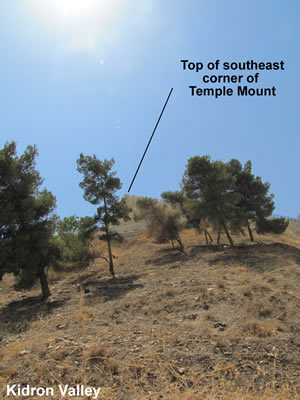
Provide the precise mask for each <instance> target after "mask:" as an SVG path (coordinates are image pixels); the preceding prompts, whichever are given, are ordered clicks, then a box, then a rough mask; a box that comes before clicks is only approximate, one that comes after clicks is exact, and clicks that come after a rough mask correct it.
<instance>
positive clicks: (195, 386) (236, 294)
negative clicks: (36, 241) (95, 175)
mask: <svg viewBox="0 0 300 400" xmlns="http://www.w3.org/2000/svg"><path fill="white" fill-rule="evenodd" d="M125 226H126V228H125ZM122 229H123V232H124V233H125V235H126V236H125V241H124V242H123V243H122V244H119V245H117V246H114V253H115V255H116V256H117V258H116V273H117V279H116V280H111V279H110V277H109V273H108V268H107V265H106V263H105V261H104V260H103V259H101V258H97V259H96V260H95V261H94V262H93V263H92V264H91V265H89V267H88V268H86V269H85V270H82V271H79V272H78V271H70V272H64V273H54V272H50V273H49V278H50V282H51V284H50V286H51V291H52V294H53V295H52V297H51V298H50V299H49V300H48V301H46V302H44V303H43V302H41V301H40V297H39V294H40V289H39V287H36V288H34V289H33V290H32V291H30V292H24V293H17V292H15V291H14V290H13V288H12V285H13V282H14V279H13V277H11V276H5V277H4V278H3V281H2V282H1V284H0V324H1V325H0V337H1V342H0V357H1V359H2V361H1V364H0V376H1V380H0V383H1V388H2V392H3V395H2V398H9V397H4V389H5V385H6V384H7V383H16V384H18V383H20V384H22V383H23V384H27V383H29V384H31V385H32V386H44V387H46V386H53V387H55V386H57V385H58V384H59V383H63V384H70V385H75V384H77V383H80V384H81V383H83V384H88V385H89V386H94V387H101V395H100V397H99V398H101V399H107V400H108V399H117V400H123V399H124V400H127V399H153V400H154V399H170V400H171V399H210V400H214V399H296V398H299V397H297V389H298V392H299V389H300V388H299V365H300V355H299V346H300V337H299V329H300V303H299V280H300V229H299V223H297V222H293V223H291V224H290V227H289V229H288V231H287V232H286V233H285V234H283V235H281V236H277V237H276V236H271V235H267V236H260V237H258V236H257V237H256V238H257V239H258V241H257V242H256V243H254V244H250V242H249V241H248V238H246V237H245V238H244V237H236V236H234V239H235V242H236V244H237V245H236V247H235V248H230V247H229V246H228V245H227V243H226V242H225V238H223V242H222V244H221V245H219V246H205V245H204V241H203V238H202V237H200V236H199V235H197V234H196V233H194V231H191V230H187V231H185V232H184V233H183V241H184V242H185V245H186V248H187V254H188V255H187V256H184V255H182V254H180V253H179V252H178V251H177V250H176V249H172V248H171V247H170V246H169V245H158V244H155V243H152V242H151V240H150V239H149V238H147V237H146V235H145V233H144V232H143V229H144V227H143V224H135V225H132V224H126V225H124V226H123V228H122ZM102 246H104V244H103V243H99V242H95V243H94V247H95V248H96V249H97V250H98V251H101V250H102ZM297 385H298V386H297ZM21 398H22V397H20V399H21ZM57 398H59V397H57ZM48 399H49V398H48Z"/></svg>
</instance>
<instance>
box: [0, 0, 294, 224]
mask: <svg viewBox="0 0 300 400" xmlns="http://www.w3.org/2000/svg"><path fill="white" fill-rule="evenodd" d="M299 18H300V2H299V0H287V1H285V2H283V1H281V0H263V1H261V0H251V1H250V0H244V1H240V0H239V1H238V0H236V1H234V0H227V1H223V0H218V1H216V0H206V1H204V0H185V1H183V0H161V1H159V0H9V1H5V0H0V73H1V79H0V89H1V90H0V145H1V147H3V144H4V143H5V142H6V141H11V140H15V141H16V142H17V145H18V152H19V153H21V152H22V151H23V150H24V148H25V147H26V146H27V145H28V144H36V145H37V147H38V149H39V157H38V161H37V167H38V169H39V170H40V173H41V175H42V177H43V178H45V183H44V185H45V186H46V187H47V188H48V189H49V190H51V191H52V192H53V193H54V194H55V195H56V197H57V213H58V214H59V215H60V216H62V217H63V216H68V215H71V214H74V213H75V214H77V215H80V216H82V215H92V213H93V210H94V208H93V207H92V206H90V205H89V204H88V203H87V202H85V200H84V199H83V197H82V194H83V192H82V190H81V189H80V188H79V186H78V184H79V182H80V180H81V176H80V174H79V173H78V172H77V171H76V160H77V158H78V157H79V154H80V153H81V152H83V153H84V154H86V155H92V154H96V156H97V157H98V158H100V159H104V158H108V159H110V158H111V157H113V158H114V159H115V161H116V164H115V169H116V170H117V173H118V176H119V177H120V178H121V181H122V183H123V188H122V190H121V191H120V196H121V195H123V194H124V193H126V192H127V190H128V187H129V185H130V182H131V180H132V178H133V175H134V172H135V170H136V168H137V165H138V163H139V160H140V158H141V156H142V154H143V152H144V149H145V146H146V144H147V142H148V140H149V137H150V135H151V133H152V130H153V128H154V126H155V123H156V121H157V118H158V116H159V113H160V112H161V109H162V106H163V104H164V102H165V100H166V98H167V95H168V93H169V91H170V89H171V87H173V88H174V91H173V94H172V96H171V98H170V101H169V104H168V106H167V108H166V111H165V114H164V115H163V117H162V120H161V123H160V125H159V127H158V129H157V131H156V134H155V136H154V139H153V141H152V144H151V146H150V149H149V151H148V153H147V155H146V158H145V160H144V162H143V164H142V167H141V169H140V172H139V174H138V176H137V178H136V181H135V183H134V185H133V187H132V189H131V194H136V195H139V196H152V197H158V196H159V195H160V193H161V192H162V191H166V190H177V189H178V187H179V183H180V181H181V178H182V175H183V172H184V169H185V165H186V162H187V160H188V158H189V157H192V156H194V155H205V154H208V155H211V157H212V159H220V160H223V161H229V160H230V159H231V158H238V159H239V160H240V161H241V162H243V163H244V162H246V161H247V160H248V159H250V160H251V161H252V163H253V171H254V173H255V174H256V175H259V176H261V177H262V179H263V181H269V182H270V183H271V192H272V193H274V194H275V203H276V210H275V213H276V214H282V215H286V216H297V215H298V214H300V204H299V194H300V185H299V182H298V180H299V179H298V176H299V150H300V140H299V105H300V104H299V103H300V102H299V90H300V85H299V82H300V78H299V62H300V57H299V55H300V51H299V42H300V41H299V39H300V38H299V29H300V28H299ZM182 59H188V60H190V61H196V62H203V63H204V64H206V63H208V62H210V61H213V62H214V61H216V60H217V59H219V60H221V62H225V61H228V62H243V61H247V60H251V59H253V60H255V61H258V62H280V61H282V60H283V61H284V66H285V70H283V71H282V70H279V71H259V73H260V76H259V83H258V85H250V84H249V86H251V87H256V86H257V87H273V86H275V87H276V94H277V95H276V97H275V96H272V97H238V96H236V95H234V96H231V97H220V98H218V99H215V98H212V97H203V96H201V97H192V96H191V91H190V89H189V86H190V85H196V86H199V87H205V84H203V83H202V82H201V79H202V77H203V75H204V74H205V73H206V72H207V71H204V72H203V71H201V72H198V73H196V72H195V71H183V69H182V63H181V62H180V60H182ZM222 72H223V71H218V74H221V73H222ZM244 72H245V71H244ZM244 72H233V74H243V73H244ZM215 73H216V72H215V71H209V74H215ZM225 73H227V74H228V72H225ZM248 74H251V71H248ZM245 84H246V83H245ZM219 86H220V87H222V86H223V84H219V85H216V84H206V87H219ZM227 86H228V87H231V85H227ZM235 86H236V85H232V87H233V88H235Z"/></svg>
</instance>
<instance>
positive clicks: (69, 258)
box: [55, 215, 96, 266]
mask: <svg viewBox="0 0 300 400" xmlns="http://www.w3.org/2000/svg"><path fill="white" fill-rule="evenodd" d="M95 230H96V227H95V223H94V219H93V218H91V217H82V218H79V217H77V216H76V215H71V216H70V217H65V218H64V219H63V220H60V221H58V224H57V232H58V236H57V237H56V238H55V240H56V243H57V245H58V247H59V248H60V250H61V260H62V262H63V263H64V264H71V265H73V266H76V265H77V266H84V265H85V264H86V263H87V262H88V260H89V258H90V253H89V245H90V241H91V239H92V237H93V234H94V232H95Z"/></svg>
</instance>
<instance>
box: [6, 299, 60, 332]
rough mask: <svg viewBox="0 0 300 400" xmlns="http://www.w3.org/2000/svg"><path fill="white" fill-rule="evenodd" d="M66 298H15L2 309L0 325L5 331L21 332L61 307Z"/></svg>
mask: <svg viewBox="0 0 300 400" xmlns="http://www.w3.org/2000/svg"><path fill="white" fill-rule="evenodd" d="M65 301H66V299H64V300H51V299H49V300H47V301H42V299H41V296H33V297H26V298H24V299H22V300H14V301H12V302H10V303H9V304H7V305H6V306H4V307H3V308H2V309H1V310H0V326H1V330H2V331H3V332H4V333H5V332H7V333H20V332H25V331H26V330H27V329H29V327H30V325H31V323H32V322H34V321H36V320H37V319H38V318H40V317H45V316H46V315H49V314H51V313H52V311H53V309H55V308H58V307H61V306H62V305H63V304H64V303H65Z"/></svg>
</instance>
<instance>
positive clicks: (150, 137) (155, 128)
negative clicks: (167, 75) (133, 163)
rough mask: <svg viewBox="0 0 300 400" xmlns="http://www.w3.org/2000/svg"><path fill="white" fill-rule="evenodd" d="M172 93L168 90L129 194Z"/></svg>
mask: <svg viewBox="0 0 300 400" xmlns="http://www.w3.org/2000/svg"><path fill="white" fill-rule="evenodd" d="M172 92H173V88H172V89H171V90H170V93H169V96H168V98H167V100H166V102H165V105H164V107H163V109H162V111H161V113H160V116H159V118H158V120H157V122H156V125H155V128H154V130H153V132H152V135H151V137H150V140H149V142H148V144H147V147H146V150H145V151H144V154H143V157H142V158H141V161H140V163H139V166H138V167H137V170H136V171H135V174H134V177H133V179H132V181H131V184H130V186H129V189H128V193H129V192H130V189H131V186H132V185H133V182H134V181H135V178H136V176H137V174H138V172H139V169H140V166H141V165H142V162H143V160H144V157H145V155H146V153H147V150H148V147H149V146H150V143H151V140H152V138H153V136H154V133H155V131H156V128H157V127H158V124H159V122H160V119H161V117H162V115H163V113H164V111H165V108H166V106H167V104H168V101H169V98H170V97H171V94H172Z"/></svg>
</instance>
